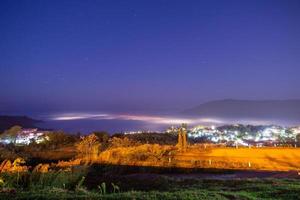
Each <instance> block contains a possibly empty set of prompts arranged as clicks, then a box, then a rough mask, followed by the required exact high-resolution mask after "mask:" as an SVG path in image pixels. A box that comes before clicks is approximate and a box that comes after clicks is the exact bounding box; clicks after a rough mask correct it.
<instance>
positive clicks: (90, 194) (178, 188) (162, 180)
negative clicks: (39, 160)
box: [0, 172, 300, 200]
mask: <svg viewBox="0 0 300 200" xmlns="http://www.w3.org/2000/svg"><path fill="white" fill-rule="evenodd" d="M79 174H81V173H78V174H77V175H74V174H72V173H71V172H68V173H66V172H59V173H54V174H53V173H46V174H40V175H37V174H31V175H30V176H29V177H28V178H29V180H30V183H27V185H23V186H21V185H22V184H23V183H24V182H22V181H24V180H19V183H17V182H15V183H14V184H16V185H15V186H14V188H13V187H12V185H11V186H9V187H8V185H6V188H5V189H4V188H3V189H2V190H1V192H0V199H71V198H73V199H136V200H137V199H141V200H142V199H206V200H208V199H220V200H221V199H224V200H225V199H249V200H250V199H287V200H290V199H300V182H299V180H292V179H290V180H287V179H286V180H282V179H281V180H280V179H249V180H200V179H178V178H171V177H167V176H164V175H161V176H158V177H156V178H154V179H151V178H148V179H147V180H143V179H138V178H137V177H130V179H131V180H129V178H124V177H123V179H122V181H121V179H120V180H119V184H122V185H127V186H126V187H125V188H122V187H121V186H118V185H116V184H115V183H108V182H101V180H98V181H99V184H98V185H97V187H92V188H90V187H89V186H88V181H86V180H85V178H84V177H85V176H80V175H79ZM81 175H82V174H81ZM32 176H35V178H33V177H32ZM6 178H7V177H6ZM15 180H16V179H15ZM4 181H5V180H4ZM10 181H12V180H10ZM120 181H121V182H120ZM2 186H3V184H2ZM151 186H154V187H153V188H150V187H151Z"/></svg>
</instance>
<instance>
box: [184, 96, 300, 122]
mask: <svg viewBox="0 0 300 200" xmlns="http://www.w3.org/2000/svg"><path fill="white" fill-rule="evenodd" d="M181 113H182V114H185V115H191V116H199V117H222V118H224V117H225V118H269V119H299V120H300V99H287V100H239V99H222V100H214V101H209V102H206V103H202V104H200V105H198V106H195V107H192V108H189V109H186V110H183V111H182V112H181Z"/></svg>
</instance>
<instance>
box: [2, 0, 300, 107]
mask: <svg viewBox="0 0 300 200" xmlns="http://www.w3.org/2000/svg"><path fill="white" fill-rule="evenodd" d="M299 10H300V1H298V0H295V1H293V0H280V1H276V0H270V1H265V0H258V1H254V0H249V1H240V0H237V1H229V0H224V1H214V0H207V1H198V0H197V1H174V0H168V1H167V0H161V1H154V0H152V1H141V0H137V1H130V0H128V1H127V0H126V1H124V0H120V1H108V0H107V1H101V0H97V1H96V0H95V1H93V0H82V1H75V0H72V1H71V0H69V1H62V0H57V1H55V0H51V1H50V0H49V1H46V0H36V1H31V0H26V1H17V0H15V1H14V0H7V1H6V0H1V1H0V96H1V98H0V111H2V112H11V111H15V112H36V111H61V110H108V111H129V110H131V111H132V110H133V111H136V110H142V111H158V110H160V111H164V110H176V111H178V110H183V109H185V108H189V107H192V106H195V105H198V104H200V103H203V102H205V101H209V100H215V99H224V98H237V99H294V98H300V89H299V86H300V64H299V63H300V12H299Z"/></svg>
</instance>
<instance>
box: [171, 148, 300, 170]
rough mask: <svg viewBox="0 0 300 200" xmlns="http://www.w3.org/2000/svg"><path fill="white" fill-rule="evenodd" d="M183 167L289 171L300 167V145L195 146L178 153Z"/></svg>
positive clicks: (177, 158)
mask: <svg viewBox="0 0 300 200" xmlns="http://www.w3.org/2000/svg"><path fill="white" fill-rule="evenodd" d="M175 159H176V162H177V163H178V165H179V166H181V167H197V166H198V167H206V168H225V169H251V170H272V171H289V170H300V148H267V147H264V148H208V149H204V150H203V149H197V148H193V147H191V148H190V149H189V150H188V151H187V152H186V153H181V154H177V155H176V156H175Z"/></svg>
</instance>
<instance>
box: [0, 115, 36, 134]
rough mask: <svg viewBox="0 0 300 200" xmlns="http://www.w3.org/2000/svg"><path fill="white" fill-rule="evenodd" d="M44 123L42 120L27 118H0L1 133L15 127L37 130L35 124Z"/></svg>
mask: <svg viewBox="0 0 300 200" xmlns="http://www.w3.org/2000/svg"><path fill="white" fill-rule="evenodd" d="M39 122H42V121H40V120H35V119H31V118H29V117H26V116H0V132H2V131H4V130H7V129H9V128H10V127H12V126H14V125H19V126H22V127H23V128H35V127H36V126H35V124H36V123H39Z"/></svg>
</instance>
